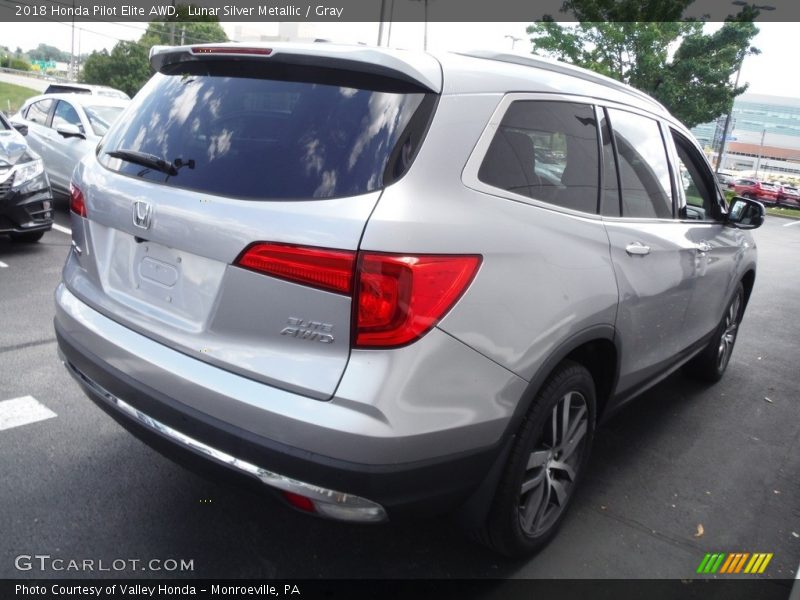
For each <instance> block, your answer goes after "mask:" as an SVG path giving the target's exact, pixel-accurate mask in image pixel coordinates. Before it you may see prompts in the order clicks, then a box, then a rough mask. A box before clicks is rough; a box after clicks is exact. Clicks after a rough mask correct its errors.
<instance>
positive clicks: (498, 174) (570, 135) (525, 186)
mask: <svg viewBox="0 0 800 600" xmlns="http://www.w3.org/2000/svg"><path fill="white" fill-rule="evenodd" d="M598 170H599V158H598V150H597V122H596V119H595V115H594V109H593V107H592V106H590V105H586V104H573V103H568V102H547V101H536V100H519V101H517V102H513V103H512V104H511V105H510V106H509V108H508V110H507V111H506V114H505V116H504V117H503V120H502V122H501V123H500V126H499V127H498V129H497V133H496V134H495V136H494V138H493V139H492V142H491V144H490V145H489V150H488V151H487V153H486V156H485V157H484V159H483V163H482V164H481V167H480V169H479V171H478V179H480V180H481V181H482V182H484V183H487V184H489V185H491V186H494V187H498V188H501V189H503V190H506V191H509V192H513V193H515V194H521V195H523V196H528V197H529V198H534V199H536V200H541V201H542V202H547V203H550V204H554V205H556V206H561V207H563V208H569V209H572V210H578V211H582V212H588V213H593V214H594V213H596V212H597V193H598V183H599V182H598V179H599V177H598Z"/></svg>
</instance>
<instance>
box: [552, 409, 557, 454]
mask: <svg viewBox="0 0 800 600" xmlns="http://www.w3.org/2000/svg"><path fill="white" fill-rule="evenodd" d="M550 421H551V422H552V429H553V437H552V439H551V441H552V443H553V448H555V447H556V446H558V406H556V408H554V409H553V412H552V418H551V419H550Z"/></svg>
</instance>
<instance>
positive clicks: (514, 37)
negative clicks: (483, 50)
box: [505, 34, 522, 51]
mask: <svg viewBox="0 0 800 600" xmlns="http://www.w3.org/2000/svg"><path fill="white" fill-rule="evenodd" d="M505 37H506V38H508V39H509V40H511V50H512V51H513V50H514V46H516V45H517V42H518V41H520V40H521V39H522V38H520V37H516V36H513V35H510V34H506V36H505Z"/></svg>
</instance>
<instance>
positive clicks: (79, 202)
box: [69, 183, 86, 217]
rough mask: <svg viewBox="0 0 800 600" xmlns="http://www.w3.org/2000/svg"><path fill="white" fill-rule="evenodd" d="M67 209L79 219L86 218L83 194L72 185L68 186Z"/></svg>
mask: <svg viewBox="0 0 800 600" xmlns="http://www.w3.org/2000/svg"><path fill="white" fill-rule="evenodd" d="M69 209H70V210H71V211H72V212H74V213H75V214H76V215H78V216H79V217H85V216H86V203H85V202H84V201H83V192H82V191H81V190H80V188H79V187H78V186H76V185H75V184H74V183H70V184H69Z"/></svg>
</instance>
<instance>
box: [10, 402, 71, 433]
mask: <svg viewBox="0 0 800 600" xmlns="http://www.w3.org/2000/svg"><path fill="white" fill-rule="evenodd" d="M56 416H58V415H56V413H54V412H53V411H52V410H50V409H49V408H47V407H46V406H45V405H44V404H42V403H41V402H39V401H38V400H37V399H36V398H34V397H33V396H20V397H19V398H12V399H11V400H4V401H3V402H0V431H2V430H3V429H11V428H13V427H21V426H22V425H28V424H30V423H36V422H37V421H44V420H45V419H52V418H53V417H56Z"/></svg>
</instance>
